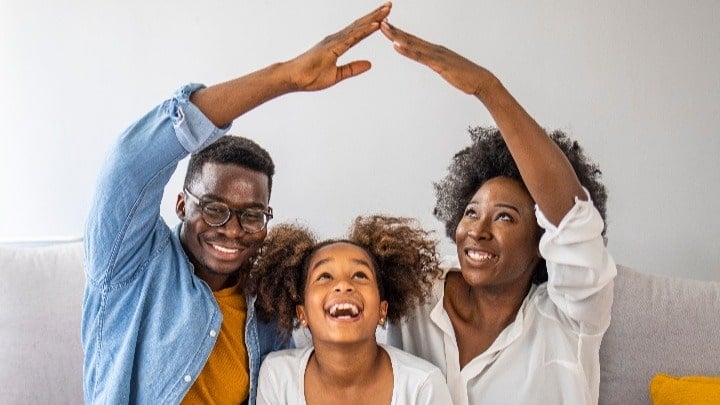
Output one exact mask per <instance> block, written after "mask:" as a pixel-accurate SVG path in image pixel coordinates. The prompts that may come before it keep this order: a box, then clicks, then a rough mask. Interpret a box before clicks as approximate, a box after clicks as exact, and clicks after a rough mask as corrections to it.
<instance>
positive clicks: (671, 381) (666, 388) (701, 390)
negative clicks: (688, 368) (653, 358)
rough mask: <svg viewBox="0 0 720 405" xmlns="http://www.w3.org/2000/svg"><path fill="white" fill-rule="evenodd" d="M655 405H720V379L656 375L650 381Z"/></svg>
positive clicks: (651, 394)
mask: <svg viewBox="0 0 720 405" xmlns="http://www.w3.org/2000/svg"><path fill="white" fill-rule="evenodd" d="M650 397H651V398H652V402H653V405H675V404H694V405H705V404H708V405H710V404H714V405H717V404H720V377H707V376H686V377H675V376H671V375H668V374H664V373H659V374H655V376H654V377H653V378H652V379H651V380H650Z"/></svg>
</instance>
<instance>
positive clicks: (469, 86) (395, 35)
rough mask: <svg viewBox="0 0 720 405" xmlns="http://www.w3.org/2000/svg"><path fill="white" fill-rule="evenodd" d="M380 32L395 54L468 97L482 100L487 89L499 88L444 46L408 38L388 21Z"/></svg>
mask: <svg viewBox="0 0 720 405" xmlns="http://www.w3.org/2000/svg"><path fill="white" fill-rule="evenodd" d="M380 29H381V31H382V33H383V34H384V35H385V36H386V37H387V38H388V39H389V40H391V41H392V42H393V46H394V47H395V50H396V51H397V52H398V53H400V54H401V55H404V56H406V57H408V58H410V59H412V60H414V61H417V62H419V63H422V64H423V65H425V66H427V67H429V68H430V69H432V70H434V71H435V72H437V73H439V74H440V76H442V77H443V79H445V80H447V81H448V83H450V84H452V85H453V86H455V87H457V88H458V89H460V90H461V91H463V92H465V93H467V94H472V95H475V96H477V97H481V98H482V96H483V93H484V92H485V91H486V90H487V89H488V88H489V87H490V86H492V85H496V84H499V81H498V80H497V78H495V76H494V75H493V74H492V73H490V71H488V70H487V69H485V68H483V67H482V66H479V65H477V64H475V63H473V62H472V61H470V60H468V59H466V58H464V57H462V56H460V55H458V54H457V53H455V52H453V51H451V50H450V49H448V48H445V47H444V46H441V45H436V44H432V43H430V42H427V41H425V40H423V39H420V38H418V37H416V36H414V35H410V34H408V33H407V32H405V31H402V30H400V29H399V28H397V27H395V26H393V25H391V24H390V23H388V22H387V21H383V22H382V24H381V25H380Z"/></svg>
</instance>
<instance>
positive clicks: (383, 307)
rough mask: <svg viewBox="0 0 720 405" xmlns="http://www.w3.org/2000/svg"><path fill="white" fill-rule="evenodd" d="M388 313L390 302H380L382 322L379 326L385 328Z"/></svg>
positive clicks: (380, 321)
mask: <svg viewBox="0 0 720 405" xmlns="http://www.w3.org/2000/svg"><path fill="white" fill-rule="evenodd" d="M387 311H388V302H387V301H384V300H383V301H380V320H379V321H378V325H380V326H385V323H386V322H387Z"/></svg>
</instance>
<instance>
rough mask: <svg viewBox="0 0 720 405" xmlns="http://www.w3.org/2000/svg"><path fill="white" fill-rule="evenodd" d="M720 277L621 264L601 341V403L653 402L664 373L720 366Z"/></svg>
mask: <svg viewBox="0 0 720 405" xmlns="http://www.w3.org/2000/svg"><path fill="white" fill-rule="evenodd" d="M719 330H720V283H712V282H704V281H696V280H690V279H678V278H671V277H665V276H659V275H653V274H646V273H640V272H637V271H635V270H632V269H629V268H627V267H623V266H618V275H617V278H616V279H615V300H614V303H613V308H612V321H611V322H610V327H609V328H608V330H607V332H606V333H605V336H604V337H603V342H602V345H601V347H600V403H601V404H649V403H651V400H650V394H649V390H648V386H649V384H650V380H651V378H652V377H653V376H654V375H655V374H657V373H659V372H663V373H668V374H673V375H717V374H718V372H720V333H718V331H719Z"/></svg>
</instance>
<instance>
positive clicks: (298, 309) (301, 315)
mask: <svg viewBox="0 0 720 405" xmlns="http://www.w3.org/2000/svg"><path fill="white" fill-rule="evenodd" d="M295 313H296V314H297V319H298V321H299V322H300V325H302V326H304V327H307V326H308V325H307V318H306V317H305V305H296V306H295Z"/></svg>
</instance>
